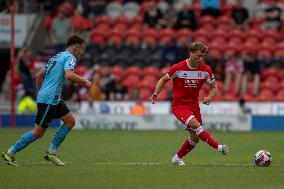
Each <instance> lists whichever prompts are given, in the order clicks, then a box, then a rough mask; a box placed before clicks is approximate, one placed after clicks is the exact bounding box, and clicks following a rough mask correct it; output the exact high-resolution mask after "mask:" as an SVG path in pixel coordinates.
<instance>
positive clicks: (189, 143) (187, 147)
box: [172, 130, 199, 165]
mask: <svg viewBox="0 0 284 189" xmlns="http://www.w3.org/2000/svg"><path fill="white" fill-rule="evenodd" d="M198 142H199V138H198V136H197V135H196V133H195V132H193V131H191V130H189V138H187V139H185V141H184V142H183V144H182V145H181V147H180V149H179V150H178V152H177V153H176V155H175V156H174V157H173V158H172V162H173V163H174V164H177V165H182V164H184V162H183V160H182V159H181V158H183V157H184V156H185V155H186V154H188V153H189V152H190V151H191V150H192V149H193V148H194V147H195V146H196V145H197V143H198Z"/></svg>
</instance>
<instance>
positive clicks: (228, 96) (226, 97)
mask: <svg viewBox="0 0 284 189" xmlns="http://www.w3.org/2000/svg"><path fill="white" fill-rule="evenodd" d="M237 99H238V97H237V96H236V95H235V94H233V93H226V94H224V95H223V100H225V101H236V100H237Z"/></svg>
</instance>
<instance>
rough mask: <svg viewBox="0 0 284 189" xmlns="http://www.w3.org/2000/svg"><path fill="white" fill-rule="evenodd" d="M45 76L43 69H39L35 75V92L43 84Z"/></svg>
mask: <svg viewBox="0 0 284 189" xmlns="http://www.w3.org/2000/svg"><path fill="white" fill-rule="evenodd" d="M44 76H45V69H41V70H40V71H38V72H37V73H36V90H37V91H39V89H40V87H41V84H42V82H43V78H44Z"/></svg>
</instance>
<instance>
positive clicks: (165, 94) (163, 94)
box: [158, 90, 168, 101]
mask: <svg viewBox="0 0 284 189" xmlns="http://www.w3.org/2000/svg"><path fill="white" fill-rule="evenodd" d="M167 99H168V91H167V90H162V91H161V93H160V94H159V95H158V100H162V101H164V100H167Z"/></svg>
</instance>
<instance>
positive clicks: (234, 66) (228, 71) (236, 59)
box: [224, 53, 244, 95]
mask: <svg viewBox="0 0 284 189" xmlns="http://www.w3.org/2000/svg"><path fill="white" fill-rule="evenodd" d="M243 70H244V63H243V60H242V58H241V57H240V55H239V54H238V53H235V54H234V55H232V57H230V58H229V60H227V61H226V62H225V81H224V92H225V93H226V92H228V91H229V90H230V85H231V82H232V80H233V78H234V81H235V91H234V93H235V94H236V95H238V94H239V92H240V83H241V76H242V72H243Z"/></svg>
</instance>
